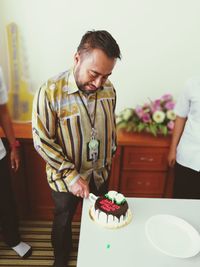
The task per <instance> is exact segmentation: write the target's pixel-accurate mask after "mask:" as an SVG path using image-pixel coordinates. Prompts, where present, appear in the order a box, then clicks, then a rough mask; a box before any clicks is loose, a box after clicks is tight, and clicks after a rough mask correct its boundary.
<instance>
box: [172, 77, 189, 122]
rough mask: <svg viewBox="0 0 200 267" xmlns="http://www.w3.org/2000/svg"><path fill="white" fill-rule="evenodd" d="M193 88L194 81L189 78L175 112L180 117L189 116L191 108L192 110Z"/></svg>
mask: <svg viewBox="0 0 200 267" xmlns="http://www.w3.org/2000/svg"><path fill="white" fill-rule="evenodd" d="M191 90H192V82H191V80H189V81H188V82H187V83H186V86H185V88H184V90H183V92H182V93H181V95H180V96H179V97H178V100H177V102H176V105H175V109H174V111H175V113H176V115H178V116H179V117H183V118H186V117H187V116H188V113H189V110H190V102H191V101H190V93H191Z"/></svg>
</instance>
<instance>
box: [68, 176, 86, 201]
mask: <svg viewBox="0 0 200 267" xmlns="http://www.w3.org/2000/svg"><path fill="white" fill-rule="evenodd" d="M69 190H70V192H71V193H72V194H73V195H75V196H77V197H82V198H88V196H89V186H88V182H87V181H85V180H83V179H82V178H81V177H80V178H79V179H78V180H77V182H76V183H74V184H73V185H71V186H70V187H69Z"/></svg>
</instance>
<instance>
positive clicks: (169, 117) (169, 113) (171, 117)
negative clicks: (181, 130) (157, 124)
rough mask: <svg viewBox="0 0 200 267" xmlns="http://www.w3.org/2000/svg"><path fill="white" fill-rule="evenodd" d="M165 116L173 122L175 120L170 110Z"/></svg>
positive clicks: (174, 115) (173, 113)
mask: <svg viewBox="0 0 200 267" xmlns="http://www.w3.org/2000/svg"><path fill="white" fill-rule="evenodd" d="M166 116H167V118H168V119H169V120H171V121H174V120H175V119H176V114H175V112H174V111H173V110H172V109H171V110H168V111H167V112H166Z"/></svg>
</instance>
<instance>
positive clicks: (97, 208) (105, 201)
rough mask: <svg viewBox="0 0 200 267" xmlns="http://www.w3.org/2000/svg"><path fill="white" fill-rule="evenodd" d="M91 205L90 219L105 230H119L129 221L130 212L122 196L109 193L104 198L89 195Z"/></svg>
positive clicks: (114, 192) (113, 192)
mask: <svg viewBox="0 0 200 267" xmlns="http://www.w3.org/2000/svg"><path fill="white" fill-rule="evenodd" d="M90 200H92V202H93V205H92V207H91V209H90V216H91V218H92V219H93V220H94V221H95V222H97V223H99V224H101V225H102V226H104V227H107V228H119V227H122V226H125V225H126V224H128V223H129V222H130V221H131V211H130V209H129V206H128V202H127V201H126V198H125V197H124V195H123V194H121V193H118V192H116V191H109V192H108V193H107V194H105V195H104V196H100V197H96V196H94V195H93V194H90Z"/></svg>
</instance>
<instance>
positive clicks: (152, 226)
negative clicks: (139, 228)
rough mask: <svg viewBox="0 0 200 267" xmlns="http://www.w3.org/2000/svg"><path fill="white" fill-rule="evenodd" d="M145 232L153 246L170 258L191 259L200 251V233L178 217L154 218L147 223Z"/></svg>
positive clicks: (157, 216) (164, 216)
mask: <svg viewBox="0 0 200 267" xmlns="http://www.w3.org/2000/svg"><path fill="white" fill-rule="evenodd" d="M145 230H146V235H147V237H148V239H149V241H150V242H151V243H152V245H153V246H154V247H156V248H157V249H158V250H160V251H161V252H163V253H165V254H167V255H169V256H172V257H178V258H189V257H192V256H195V255H196V254H197V253H198V252H199V251H200V235H199V233H198V232H197V231H196V229H194V228H193V227H192V225H190V224H189V223H187V222H186V221H184V220H183V219H181V218H178V217H176V216H172V215H167V214H160V215H155V216H152V217H151V218H149V219H148V221H147V222H146V225H145Z"/></svg>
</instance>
